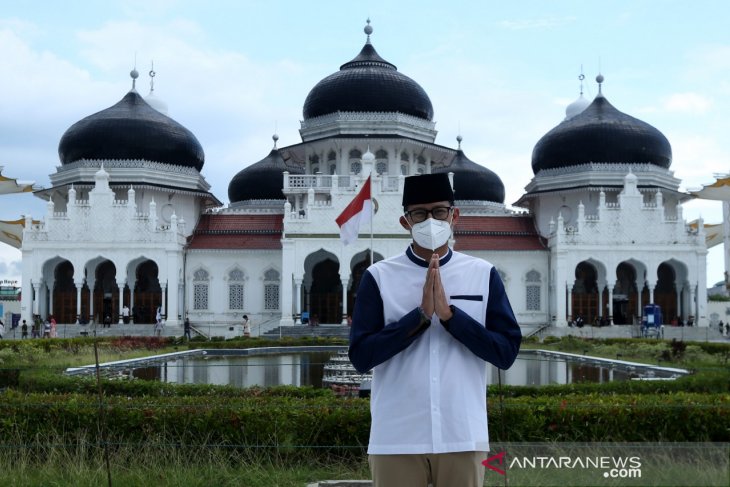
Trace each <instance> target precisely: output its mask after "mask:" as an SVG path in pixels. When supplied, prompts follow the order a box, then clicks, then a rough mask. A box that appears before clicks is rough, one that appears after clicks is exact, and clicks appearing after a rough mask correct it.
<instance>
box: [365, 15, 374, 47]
mask: <svg viewBox="0 0 730 487" xmlns="http://www.w3.org/2000/svg"><path fill="white" fill-rule="evenodd" d="M366 22H367V25H366V26H365V28H364V29H363V31H365V34H367V36H368V40H367V43H368V44H370V34H372V33H373V28H372V26H371V25H370V17H368V19H367V21H366Z"/></svg>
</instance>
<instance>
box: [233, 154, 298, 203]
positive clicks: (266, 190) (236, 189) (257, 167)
mask: <svg viewBox="0 0 730 487" xmlns="http://www.w3.org/2000/svg"><path fill="white" fill-rule="evenodd" d="M284 171H289V174H304V171H303V170H302V168H300V167H298V166H294V165H292V166H289V165H288V164H287V163H286V162H285V161H284V158H283V157H281V154H280V153H279V150H278V149H272V150H271V152H269V155H268V156H266V157H264V158H263V159H261V160H260V161H259V162H257V163H255V164H251V165H250V166H248V167H247V168H246V169H243V170H242V171H240V172H239V173H238V174H236V175H235V176H233V179H231V182H230V184H228V200H229V201H230V202H231V203H237V202H239V201H246V200H283V199H284V193H282V192H281V189H282V187H283V185H284V178H283V176H282V173H283V172H284Z"/></svg>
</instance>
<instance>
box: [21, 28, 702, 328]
mask: <svg viewBox="0 0 730 487" xmlns="http://www.w3.org/2000/svg"><path fill="white" fill-rule="evenodd" d="M365 32H366V34H367V41H366V43H365V45H364V47H363V48H362V50H361V51H360V52H359V54H357V56H356V57H355V58H354V59H352V60H351V61H349V62H346V63H345V64H343V65H342V66H341V67H340V69H339V70H338V71H336V72H334V73H333V74H331V75H329V76H327V77H325V78H324V79H322V80H321V81H320V82H319V83H318V84H317V85H316V86H314V87H313V88H312V90H311V91H310V92H309V95H308V96H307V98H306V100H305V101H304V109H303V121H302V122H301V128H300V135H301V140H302V141H301V143H298V144H295V145H291V146H287V147H278V144H277V137H276V136H275V137H274V147H273V149H272V150H271V152H270V153H269V154H268V155H266V156H265V157H264V158H263V159H261V160H260V161H258V162H256V163H254V164H251V165H248V166H247V167H245V168H243V169H242V170H241V171H240V172H238V173H237V174H235V175H232V179H231V182H230V184H229V187H228V199H229V204H228V205H224V204H223V203H222V202H221V201H220V200H219V199H218V198H216V196H214V195H213V194H212V193H211V192H210V185H209V184H208V183H207V182H206V180H205V178H204V177H203V175H202V174H201V170H202V169H203V165H204V163H205V157H204V152H203V148H202V147H201V145H200V143H199V142H198V140H197V139H196V138H195V135H194V134H192V133H191V132H190V131H189V130H187V129H186V128H185V127H183V126H182V125H181V124H180V123H178V122H177V121H175V120H173V119H172V118H170V117H168V116H167V115H166V107H165V106H164V105H163V104H162V103H161V102H160V101H159V100H158V99H156V98H155V97H154V95H153V94H152V95H151V96H147V97H145V98H143V97H142V96H141V95H140V94H139V93H138V92H137V90H136V88H135V87H134V83H133V88H132V90H131V91H130V92H129V93H127V94H126V95H125V96H124V97H123V98H122V99H121V100H120V101H119V102H118V103H117V104H116V105H113V106H112V107H109V108H107V109H105V110H102V111H100V112H98V113H95V114H93V115H90V116H88V117H86V118H84V119H82V120H80V121H79V122H77V123H75V124H73V125H72V126H71V127H70V128H69V129H68V130H67V131H66V133H65V134H64V135H63V137H62V138H61V140H60V143H59V157H60V163H61V164H60V166H58V167H57V170H56V172H55V173H54V174H52V175H51V176H50V179H51V187H49V188H47V189H43V190H40V191H37V192H36V195H37V196H38V197H41V198H43V199H44V200H46V201H47V211H46V214H45V216H44V217H43V218H42V219H41V220H40V222H37V221H34V220H32V219H31V218H30V217H28V219H27V220H26V225H25V229H24V232H23V244H22V248H21V250H22V257H23V280H22V286H23V291H22V303H21V308H22V314H23V318H24V319H31V317H32V315H33V314H40V315H41V316H46V315H49V314H53V315H54V316H56V318H57V320H58V321H59V322H62V323H64V322H65V323H73V322H76V321H81V322H87V321H95V322H100V321H101V320H103V319H104V317H106V316H110V317H111V319H112V320H113V321H114V322H117V321H121V320H122V311H121V310H122V308H123V307H124V306H126V307H128V308H129V309H130V310H131V319H132V320H133V321H134V322H135V323H152V322H153V321H154V320H155V319H156V314H157V310H158V308H159V310H160V312H161V314H162V316H163V318H164V319H165V320H166V322H167V324H168V325H172V326H175V325H181V323H182V321H183V320H184V319H185V318H186V317H187V318H189V319H190V320H191V322H193V323H195V324H198V325H211V326H232V325H234V324H236V323H240V321H241V317H242V315H244V314H247V315H248V316H249V317H251V318H253V320H254V322H255V323H258V324H266V325H267V326H268V325H271V326H275V325H296V324H301V323H302V318H303V317H304V318H305V320H306V318H307V317H309V318H310V319H311V318H313V317H316V319H317V320H318V321H319V322H320V323H346V321H347V317H348V315H349V314H350V312H351V310H352V309H353V303H354V300H355V299H356V294H357V286H358V283H359V280H360V277H361V276H362V274H363V272H364V270H365V269H366V268H367V267H368V266H369V265H370V262H371V258H372V259H374V260H375V261H377V260H381V259H384V258H388V257H391V256H393V255H397V254H398V253H400V252H403V251H404V249H405V248H406V247H407V245H408V244H409V242H410V240H411V239H410V236H409V234H407V233H406V232H405V231H404V230H403V229H402V228H401V226H400V224H399V223H398V218H399V216H400V215H401V214H402V211H403V208H402V207H401V198H402V191H403V183H404V179H405V177H407V176H411V175H416V174H425V173H435V172H445V173H448V174H449V177H450V179H451V181H452V185H453V188H454V192H455V198H456V206H458V207H459V208H460V210H461V218H460V219H459V221H458V222H457V224H456V225H455V228H454V232H453V236H452V240H451V245H452V246H453V248H454V249H455V250H458V251H461V252H464V253H467V254H470V255H473V256H476V257H480V258H484V259H486V260H489V261H490V262H492V263H493V264H494V265H495V266H496V267H497V269H498V270H499V272H500V274H501V276H502V279H503V281H504V283H505V288H506V290H507V294H508V296H509V297H510V300H511V303H512V306H513V308H514V311H515V315H516V317H517V319H518V321H519V322H520V323H521V324H531V325H539V324H552V325H556V326H566V325H567V324H568V323H569V322H571V321H572V320H574V319H576V318H577V317H578V316H580V317H581V318H582V319H583V320H584V321H585V322H598V321H601V320H602V321H603V322H605V323H610V324H630V323H634V322H636V320H638V319H640V316H641V310H642V306H643V305H645V304H648V303H656V304H659V305H660V306H661V307H662V310H663V312H664V316H665V317H666V318H665V321H666V322H667V323H669V322H671V321H672V320H683V321H692V322H695V323H697V324H699V325H702V326H706V325H707V323H708V320H707V319H706V314H707V313H706V307H707V296H706V289H705V286H704V283H705V281H706V276H705V273H706V262H705V259H706V254H707V249H706V245H705V235H704V229H703V225H702V223H701V222H700V224H699V225H697V226H696V227H694V228H690V227H689V226H688V225H687V223H686V222H685V221H684V219H683V217H682V203H683V202H685V201H687V200H688V199H689V198H690V195H688V194H686V193H683V192H681V191H680V190H679V185H680V181H679V180H678V179H677V178H675V177H674V175H673V172H672V171H671V170H670V164H671V162H672V154H671V146H670V144H669V141H668V140H667V139H666V138H665V137H664V135H663V134H661V132H659V131H658V130H657V129H655V128H654V127H652V126H650V125H649V124H646V123H645V122H643V121H641V120H638V119H636V118H633V117H631V116H629V115H627V114H624V113H622V112H620V111H619V110H618V109H616V108H614V107H613V105H611V104H610V103H609V102H608V100H607V98H606V97H605V96H604V95H603V93H601V91H600V87H601V83H602V81H603V80H602V77H600V76H599V78H597V81H598V83H599V94H598V95H597V96H596V98H595V99H594V100H592V101H588V100H585V99H584V98H583V97H582V95H581V97H580V98H579V99H578V100H577V101H576V102H574V103H573V104H571V105H570V106H569V107H568V109H567V111H566V119H565V120H564V121H562V122H561V123H560V124H558V125H557V126H556V127H555V128H553V129H552V130H550V131H549V132H547V133H546V134H545V136H544V137H542V139H540V140H539V141H538V142H537V144H536V145H535V147H534V150H533V154H532V170H533V173H534V177H533V178H532V180H531V181H530V183H529V184H528V185H527V187H526V191H525V193H524V194H523V195H522V197H521V198H520V199H519V200H518V201H517V202H515V203H514V207H515V208H517V209H513V208H510V207H508V206H507V205H505V201H504V199H505V191H504V185H503V183H502V181H501V180H500V178H499V176H498V175H497V174H495V173H494V172H493V171H491V170H489V169H488V168H487V167H485V166H484V165H481V164H478V163H476V162H474V161H472V160H470V159H469V158H468V157H467V155H466V154H465V152H464V150H462V148H461V142H462V141H461V138H459V140H458V147H457V148H452V147H447V146H443V145H439V144H437V143H436V136H437V132H436V129H435V123H434V122H433V115H434V110H433V106H432V104H431V100H430V99H429V97H428V94H427V93H426V92H425V91H424V90H423V88H421V86H420V85H418V83H416V82H415V81H414V80H412V79H411V78H409V77H407V76H405V75H404V74H402V73H401V72H400V71H398V70H397V68H396V66H395V65H394V64H392V63H390V62H388V61H386V60H385V59H384V58H382V57H381V56H380V55H379V54H378V53H377V51H376V50H375V48H374V47H373V45H372V43H371V42H370V34H371V33H372V28H371V27H370V26H369V25H368V26H367V27H366V30H365ZM132 77H133V79H136V77H137V73H136V71H133V72H132ZM370 175H371V177H372V179H371V187H372V197H373V200H374V206H375V214H374V217H373V219H372V229H370V228H363V229H361V232H362V233H361V234H360V238H359V239H358V240H357V242H356V243H354V244H351V245H347V246H345V245H343V243H342V242H341V241H340V238H339V228H338V226H337V224H336V223H335V219H336V218H337V216H338V215H339V214H340V213H341V212H342V211H343V209H344V208H345V207H346V206H347V205H348V203H349V202H350V201H352V199H353V198H354V197H355V196H356V195H357V193H358V191H359V190H360V188H361V187H362V185H363V184H364V182H365V181H366V179H367V178H368V176H370Z"/></svg>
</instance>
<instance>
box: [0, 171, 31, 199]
mask: <svg viewBox="0 0 730 487" xmlns="http://www.w3.org/2000/svg"><path fill="white" fill-rule="evenodd" d="M3 169H4V168H3V166H0V194H12V193H28V192H31V191H33V181H26V182H19V181H18V180H17V179H13V178H8V177H5V176H3Z"/></svg>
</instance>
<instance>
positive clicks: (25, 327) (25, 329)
mask: <svg viewBox="0 0 730 487" xmlns="http://www.w3.org/2000/svg"><path fill="white" fill-rule="evenodd" d="M20 338H28V323H27V322H26V321H25V320H23V324H22V325H21V327H20Z"/></svg>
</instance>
